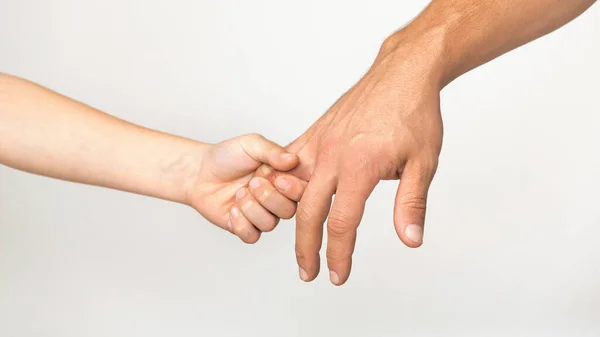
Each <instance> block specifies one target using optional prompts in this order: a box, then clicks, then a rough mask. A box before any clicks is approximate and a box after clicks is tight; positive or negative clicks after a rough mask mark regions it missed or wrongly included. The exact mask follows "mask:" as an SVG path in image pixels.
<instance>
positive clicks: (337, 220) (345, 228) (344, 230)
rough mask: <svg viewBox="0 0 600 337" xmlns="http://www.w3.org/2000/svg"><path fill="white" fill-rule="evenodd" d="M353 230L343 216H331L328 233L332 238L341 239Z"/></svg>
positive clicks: (328, 222)
mask: <svg viewBox="0 0 600 337" xmlns="http://www.w3.org/2000/svg"><path fill="white" fill-rule="evenodd" d="M350 230H351V228H350V225H349V224H348V221H346V220H345V219H344V218H343V217H341V216H336V215H330V216H329V220H328V221H327V233H328V234H329V235H330V236H332V237H340V236H345V235H346V234H348V232H350Z"/></svg>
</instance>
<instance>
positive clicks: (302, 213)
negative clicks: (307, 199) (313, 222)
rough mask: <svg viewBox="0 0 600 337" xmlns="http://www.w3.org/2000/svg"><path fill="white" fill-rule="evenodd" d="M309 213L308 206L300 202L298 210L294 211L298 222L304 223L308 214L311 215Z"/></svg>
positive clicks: (307, 218)
mask: <svg viewBox="0 0 600 337" xmlns="http://www.w3.org/2000/svg"><path fill="white" fill-rule="evenodd" d="M310 214H311V211H310V206H307V205H302V204H301V205H300V206H299V207H298V210H297V211H296V219H297V220H298V222H299V223H301V224H306V223H307V221H309V220H310V216H311V215H310Z"/></svg>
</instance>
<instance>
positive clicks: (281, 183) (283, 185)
mask: <svg viewBox="0 0 600 337" xmlns="http://www.w3.org/2000/svg"><path fill="white" fill-rule="evenodd" d="M275 186H277V188H279V189H280V190H283V191H286V190H288V189H289V188H290V187H291V186H292V184H290V182H289V181H287V180H286V179H283V178H280V179H277V180H276V181H275Z"/></svg>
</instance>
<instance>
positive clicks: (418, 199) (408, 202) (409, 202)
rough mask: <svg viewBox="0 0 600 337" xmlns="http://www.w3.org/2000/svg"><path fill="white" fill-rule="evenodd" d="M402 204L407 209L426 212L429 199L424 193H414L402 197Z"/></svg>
mask: <svg viewBox="0 0 600 337" xmlns="http://www.w3.org/2000/svg"><path fill="white" fill-rule="evenodd" d="M400 203H401V204H402V205H403V206H404V207H407V208H410V209H414V210H421V211H425V210H426V209H427V197H426V196H425V195H423V194H422V193H418V192H413V193H407V194H405V195H404V196H402V198H401V200H400Z"/></svg>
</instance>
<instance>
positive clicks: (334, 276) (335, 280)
mask: <svg viewBox="0 0 600 337" xmlns="http://www.w3.org/2000/svg"><path fill="white" fill-rule="evenodd" d="M329 280H331V283H333V284H335V285H338V284H340V277H339V276H338V274H337V273H336V272H334V271H333V270H330V271H329Z"/></svg>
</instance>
